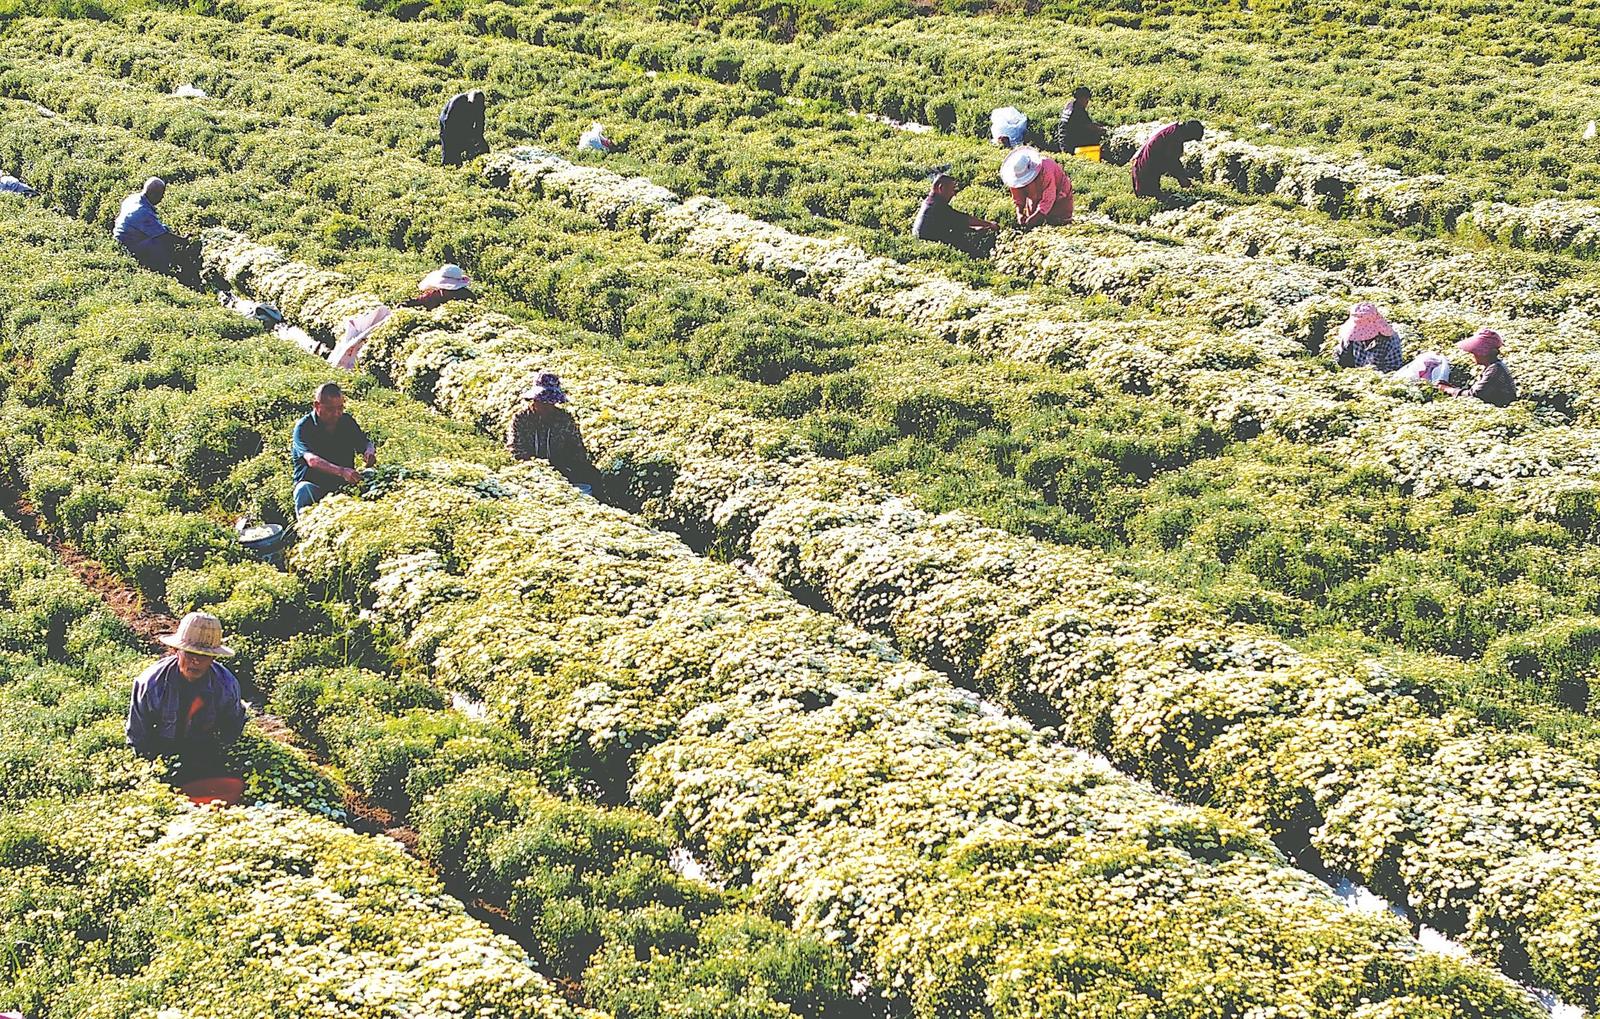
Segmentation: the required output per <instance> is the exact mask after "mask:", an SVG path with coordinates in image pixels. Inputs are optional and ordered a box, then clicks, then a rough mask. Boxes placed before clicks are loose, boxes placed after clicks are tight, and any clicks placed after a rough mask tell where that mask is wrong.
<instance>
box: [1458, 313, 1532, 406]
mask: <svg viewBox="0 0 1600 1019" xmlns="http://www.w3.org/2000/svg"><path fill="white" fill-rule="evenodd" d="M1504 346H1505V343H1504V341H1503V340H1501V339H1500V334H1499V333H1497V332H1495V331H1494V330H1493V329H1479V330H1478V331H1477V332H1476V333H1474V334H1472V335H1471V336H1469V337H1468V338H1466V339H1464V340H1462V341H1461V342H1460V343H1457V344H1456V349H1457V350H1464V351H1466V352H1467V353H1469V354H1471V355H1472V359H1473V360H1474V361H1475V362H1477V364H1478V377H1477V378H1475V379H1473V380H1472V385H1470V386H1452V385H1449V384H1448V383H1444V382H1441V383H1439V388H1440V389H1441V390H1443V391H1444V392H1446V393H1448V394H1450V395H1451V396H1467V397H1471V398H1473V399H1475V400H1482V401H1483V402H1484V403H1488V404H1493V405H1494V406H1496V407H1509V406H1511V405H1512V404H1513V403H1515V402H1516V400H1517V383H1516V380H1515V379H1513V378H1512V377H1511V369H1510V368H1507V367H1506V363H1505V362H1504V361H1502V360H1501V359H1500V351H1501V349H1502V348H1503V347H1504Z"/></svg>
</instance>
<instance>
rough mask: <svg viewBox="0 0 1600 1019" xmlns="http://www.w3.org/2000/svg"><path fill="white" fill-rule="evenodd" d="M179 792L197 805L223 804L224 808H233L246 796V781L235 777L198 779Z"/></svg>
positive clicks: (221, 776)
mask: <svg viewBox="0 0 1600 1019" xmlns="http://www.w3.org/2000/svg"><path fill="white" fill-rule="evenodd" d="M178 791H179V792H181V793H183V795H185V796H187V797H189V799H191V800H193V801H194V802H195V803H221V804H223V805H224V806H232V805H233V804H235V803H238V802H239V800H240V798H241V797H243V796H244V779H242V778H236V777H235V776H233V775H219V776H218V777H216V778H197V779H195V780H194V781H193V782H185V783H184V784H183V785H181V786H179V787H178Z"/></svg>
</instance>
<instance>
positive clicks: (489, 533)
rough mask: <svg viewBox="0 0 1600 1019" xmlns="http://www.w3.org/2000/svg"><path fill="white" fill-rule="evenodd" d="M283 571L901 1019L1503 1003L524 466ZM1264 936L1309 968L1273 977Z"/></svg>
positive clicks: (403, 480) (1161, 804) (1100, 771)
mask: <svg viewBox="0 0 1600 1019" xmlns="http://www.w3.org/2000/svg"><path fill="white" fill-rule="evenodd" d="M293 560H294V563H295V568H296V569H297V570H300V571H302V572H304V573H305V574H307V575H308V576H312V577H322V578H325V579H326V580H328V581H330V582H333V581H337V582H340V583H353V584H354V585H355V586H356V589H357V590H358V591H360V592H362V593H363V596H364V598H365V599H366V600H369V601H370V603H371V604H370V607H369V609H368V617H369V618H370V619H372V620H373V621H374V622H376V623H377V624H379V625H380V626H382V627H383V628H384V629H385V630H387V631H388V632H389V633H391V634H393V635H394V637H395V639H396V640H400V641H403V642H404V644H405V646H406V647H407V648H409V649H410V650H411V652H412V653H413V654H415V655H417V656H418V657H420V658H423V659H426V660H428V661H430V662H432V663H433V666H434V670H435V674H436V676H437V677H438V678H439V679H440V681H441V682H443V683H444V684H445V685H446V686H447V687H449V688H450V689H452V690H455V691H457V692H460V693H462V694H464V695H468V696H475V697H483V698H484V699H486V700H487V701H489V702H490V703H492V704H494V705H496V708H495V710H497V711H498V712H499V713H501V714H503V715H505V716H506V717H508V718H511V719H515V720H516V721H517V724H518V725H519V727H520V728H522V729H524V730H525V731H527V732H529V733H531V734H533V735H534V738H535V739H537V740H538V741H539V743H540V744H541V745H542V746H543V747H544V748H545V752H546V753H552V754H562V755H563V756H564V759H565V761H566V762H567V764H568V766H570V767H572V768H574V769H575V770H577V771H579V772H580V773H586V774H589V775H591V776H592V777H593V779H594V780H595V781H596V782H599V783H602V784H608V783H611V782H614V781H615V780H616V777H617V776H618V775H619V774H629V773H631V776H632V781H631V784H630V796H631V799H632V801H633V802H634V803H636V804H638V805H639V806H641V807H644V808H645V809H647V810H649V811H651V812H653V813H656V814H658V815H659V816H661V817H662V818H663V819H664V820H666V821H667V822H668V823H669V825H671V826H672V828H673V830H674V831H675V833H677V834H678V835H679V836H680V837H682V838H683V839H685V840H686V841H687V842H688V843H689V844H691V845H692V846H694V847H696V848H697V849H699V850H700V851H701V852H703V853H704V854H705V855H706V857H707V858H708V859H709V860H710V861H711V863H712V864H713V865H714V866H715V867H716V868H717V869H718V870H719V871H720V872H722V873H724V874H727V875H729V877H730V878H731V879H733V880H735V881H738V882H748V883H749V884H750V885H751V886H752V888H753V889H754V890H755V892H756V894H757V896H758V898H759V899H761V900H763V901H766V902H769V903H772V904H773V905H775V906H777V907H779V908H782V909H783V910H784V911H785V912H788V913H792V915H794V916H795V918H796V922H797V923H798V924H799V925H800V926H801V927H802V928H804V929H811V930H817V931H819V932H821V933H823V934H824V935H825V936H827V937H828V938H829V939H830V940H833V941H836V942H838V943H840V944H842V945H844V946H846V947H847V948H848V949H849V950H850V951H851V953H852V955H853V956H854V957H855V958H857V959H859V960H860V961H861V963H862V964H863V965H864V966H865V968H866V970H867V972H868V974H869V975H870V976H871V977H872V978H873V980H874V982H875V983H877V984H878V985H880V986H882V987H885V988H888V989H891V990H892V991H894V992H895V993H896V995H897V996H904V998H905V999H907V1001H908V1003H909V1004H910V1005H911V1006H912V1008H913V1009H914V1011H915V1014H917V1015H922V1016H930V1017H931V1016H936V1015H937V1016H946V1015H975V1014H985V1015H987V1014H994V1015H999V1016H1012V1015H1075V1016H1100V1015H1105V1016H1110V1015H1125V1014H1127V1012H1128V1010H1129V1009H1136V1010H1137V1009H1151V1008H1154V1007H1157V1002H1159V1003H1160V1004H1159V1007H1160V1008H1162V1009H1164V1010H1166V1011H1169V1012H1174V1013H1175V1014H1180V1015H1182V1014H1197V1013H1202V1012H1207V1011H1213V1010H1215V1009H1216V1008H1217V1007H1218V997H1217V996H1218V994H1219V993H1220V994H1221V995H1222V997H1223V1000H1224V1001H1225V1002H1226V1003H1227V1005H1226V1007H1227V1009H1228V1010H1230V1011H1240V1012H1244V1011H1249V1010H1251V1009H1252V1008H1269V1007H1275V1008H1278V1009H1286V1008H1287V1009H1291V1010H1298V1011H1303V1012H1305V1013H1306V1014H1309V1015H1320V1014H1330V1015H1331V1014H1351V1015H1363V1014H1365V1013H1367V1012H1373V1014H1382V1013H1383V1012H1385V1011H1388V1010H1390V1009H1393V1008H1397V1007H1399V1008H1409V1009H1413V1010H1416V1009H1432V1008H1435V1007H1441V1006H1443V1007H1458V1008H1459V1007H1465V1008H1466V1009H1467V1011H1469V1012H1474V1013H1483V1014H1487V1013H1489V1012H1492V1011H1493V1009H1495V1008H1506V1009H1510V1010H1515V1009H1517V1008H1518V1006H1517V1004H1516V1003H1515V1001H1514V999H1512V998H1509V997H1501V998H1499V999H1498V1000H1496V999H1495V998H1494V997H1493V995H1492V985H1491V984H1488V983H1485V982H1480V983H1478V985H1477V986H1475V987H1472V988H1471V989H1467V988H1466V987H1465V986H1463V984H1464V977H1465V974H1464V973H1463V974H1460V975H1454V976H1451V977H1446V978H1444V979H1443V980H1442V981H1441V986H1440V989H1439V990H1438V991H1437V992H1435V993H1432V994H1429V995H1427V997H1431V998H1433V1000H1434V1002H1435V1004H1423V1003H1422V1002H1415V1003H1413V1004H1410V1005H1407V1004H1404V1003H1403V1002H1401V1001H1394V1000H1393V998H1394V997H1395V992H1393V991H1390V990H1388V989H1389V988H1396V989H1398V988H1399V987H1406V988H1407V991H1405V992H1401V993H1402V994H1403V995H1407V996H1409V995H1410V994H1412V993H1416V992H1417V991H1420V990H1421V989H1422V987H1423V986H1424V984H1423V982H1422V981H1420V980H1419V979H1418V977H1419V976H1420V975H1421V970H1419V969H1415V968H1414V967H1421V968H1422V969H1426V970H1434V969H1435V968H1436V967H1437V966H1438V965H1439V960H1437V959H1428V960H1426V961H1423V960H1421V959H1416V958H1415V957H1412V958H1409V959H1408V958H1407V954H1408V953H1407V951H1406V950H1405V949H1404V947H1403V944H1402V943H1401V942H1398V941H1395V940H1393V934H1392V933H1391V934H1389V935H1387V936H1386V935H1385V933H1384V929H1385V928H1386V927H1388V925H1389V921H1387V920H1374V919H1373V918H1371V917H1368V916H1359V915H1356V914H1352V913H1349V912H1347V911H1343V910H1340V909H1338V908H1337V907H1334V906H1333V904H1332V903H1331V902H1330V900H1329V899H1328V898H1327V896H1326V893H1325V892H1323V891H1322V890H1320V889H1318V888H1317V887H1316V886H1315V883H1313V882H1310V881H1309V880H1308V879H1307V878H1306V877H1305V876H1304V875H1300V874H1298V873H1297V872H1295V871H1292V870H1289V869H1287V868H1285V867H1284V866H1283V865H1282V864H1281V863H1279V862H1277V861H1276V860H1274V858H1273V854H1272V853H1271V851H1270V850H1269V849H1268V848H1267V846H1266V845H1265V843H1263V842H1260V841H1257V837H1256V836H1253V835H1251V834H1250V833H1249V831H1248V829H1243V828H1238V827H1236V826H1233V825H1232V824H1231V823H1228V822H1225V821H1223V820H1221V819H1220V818H1219V817H1217V816H1215V815H1212V814H1209V813H1207V812H1203V811H1198V810H1194V809H1192V808H1186V807H1180V806H1178V805H1176V804H1173V803H1171V802H1170V801H1163V800H1161V799H1160V798H1158V797H1156V796H1154V795H1153V794H1152V793H1151V792H1150V791H1149V790H1148V788H1147V787H1144V786H1141V785H1137V784H1135V783H1133V782H1130V781H1129V780H1127V779H1125V778H1123V777H1121V776H1119V775H1118V774H1116V773H1115V772H1114V771H1112V770H1111V769H1110V768H1109V767H1108V766H1107V765H1105V764H1103V763H1097V762H1096V761H1094V760H1093V759H1092V758H1089V757H1087V756H1085V755H1081V754H1078V753H1075V752H1072V751H1068V750H1066V749H1064V748H1061V747H1060V746H1059V745H1057V744H1054V743H1053V742H1052V741H1051V740H1050V739H1049V738H1048V737H1047V736H1046V735H1044V734H1042V733H1040V732H1038V731H1037V730H1034V729H1032V728H1030V727H1028V726H1026V725H1023V724H1021V723H1018V722H1015V721H1012V720H1009V719H1006V718H1004V717H1002V716H996V715H989V714H986V713H985V712H984V710H983V709H982V706H981V704H980V702H978V700H977V699H976V698H974V697H973V696H972V695H970V694H966V693H963V692H961V691H959V690H956V689H954V688H952V687H951V686H950V684H949V683H948V681H946V680H945V679H943V677H941V676H939V675H938V674H936V673H932V672H929V671H927V670H925V669H921V668H918V667H915V666H911V665H908V664H906V663H903V662H900V661H898V660H897V659H896V657H895V656H894V655H893V653H892V652H891V651H890V650H889V649H888V648H887V647H886V646H883V645H881V644H879V643H877V642H875V641H873V640H872V639H870V638H868V637H867V636H866V635H864V634H862V633H860V632H859V631H855V630H853V629H851V628H850V627H848V626H847V625H844V624H842V623H840V622H838V621H837V620H833V619H830V618H828V617H826V616H821V615H817V614H815V613H811V612H808V611H806V610H804V609H801V608H800V607H798V606H797V605H796V604H795V603H794V602H792V601H790V600H788V599H787V598H785V597H783V596H782V595H780V594H779V593H778V592H777V591H776V590H774V589H773V588H771V587H770V586H768V585H766V584H763V583H761V582H759V581H755V580H752V579H750V578H748V577H746V576H745V575H743V574H742V573H740V572H739V571H738V570H736V569H734V568H732V567H726V566H718V565H715V564H712V563H710V562H708V561H707V560H704V559H701V558H699V557H696V556H695V555H693V554H692V553H691V552H689V551H688V550H687V549H686V548H684V547H683V546H682V545H681V544H679V543H677V542H675V541H674V540H672V539H670V538H667V537H665V536H663V535H661V534H659V533H658V532H652V531H649V530H646V529H643V528H640V527H639V526H638V524H637V523H636V522H635V521H634V520H633V519H632V518H630V517H628V516H627V515H625V514H622V513H620V512H617V511H612V510H607V509H604V508H602V507H599V506H597V505H596V504H595V503H593V502H592V501H591V500H589V499H587V498H586V497H584V496H582V495H580V494H579V493H577V492H576V491H575V490H573V489H571V488H569V487H567V486H565V485H563V484H562V483H561V482H560V480H559V479H557V478H555V477H554V476H552V475H551V474H550V473H549V472H548V471H547V470H545V469H542V468H531V467H529V468H518V469H514V470H508V471H498V472H497V471H493V470H490V469H486V468H484V467H482V466H479V465H476V464H463V463H453V464H452V463H444V462H436V463H434V464H431V465H428V466H427V467H424V468H413V469H411V470H409V471H407V472H406V474H405V476H404V477H400V478H396V479H394V480H393V482H392V483H390V484H386V485H385V486H384V487H383V489H382V491H381V492H380V493H373V495H372V496H371V497H369V498H366V499H362V500H360V501H357V500H352V499H334V500H329V501H328V502H326V503H324V504H322V505H320V506H319V507H318V508H317V510H316V511H315V512H313V513H312V514H309V515H308V517H307V518H306V520H305V521H304V522H303V527H302V540H301V542H300V543H299V544H298V545H297V546H296V548H295V550H294V552H293ZM1389 930H1391V931H1392V930H1393V928H1389ZM1196 931H1205V932H1206V933H1205V934H1203V935H1201V936H1198V937H1197V936H1195V933H1194V932H1196ZM1284 944H1293V945H1295V946H1296V947H1295V949H1294V950H1293V953H1292V954H1293V955H1295V956H1297V957H1304V955H1305V954H1309V955H1310V956H1312V957H1315V958H1322V959H1325V960H1327V962H1326V963H1325V964H1323V965H1321V966H1319V967H1318V970H1319V972H1318V973H1317V974H1316V975H1315V976H1312V975H1311V974H1310V973H1308V972H1307V971H1306V970H1304V969H1303V968H1302V967H1301V966H1300V965H1299V964H1298V963H1296V964H1294V965H1293V966H1292V967H1290V969H1289V970H1288V971H1285V970H1284V969H1282V968H1280V964H1279V963H1277V962H1274V961H1271V960H1272V958H1273V957H1275V956H1277V952H1278V950H1279V949H1278V948H1276V947H1269V946H1282V945H1284ZM1113 946H1114V947H1113ZM1335 960H1337V961H1335ZM1363 971H1365V973H1366V974H1374V975H1376V974H1384V975H1380V976H1377V978H1376V979H1373V977H1372V976H1367V975H1358V974H1359V973H1362V972H1363ZM1334 974H1338V975H1337V976H1334ZM1389 974H1392V975H1389ZM1330 978H1331V979H1330ZM1386 999H1388V1000H1387V1001H1386ZM1445 1002H1449V1003H1450V1004H1449V1006H1445V1005H1444V1003H1445Z"/></svg>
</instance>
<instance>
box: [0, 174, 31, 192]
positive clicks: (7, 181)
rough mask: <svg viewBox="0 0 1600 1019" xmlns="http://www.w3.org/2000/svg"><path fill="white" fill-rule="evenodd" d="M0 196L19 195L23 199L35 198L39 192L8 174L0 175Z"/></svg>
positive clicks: (18, 178)
mask: <svg viewBox="0 0 1600 1019" xmlns="http://www.w3.org/2000/svg"><path fill="white" fill-rule="evenodd" d="M0 195H21V196H22V197H24V198H37V197H38V195H39V192H37V191H35V190H34V189H33V188H31V187H29V186H28V185H27V184H24V183H23V182H22V179H21V178H20V177H13V176H12V175H11V174H9V173H0Z"/></svg>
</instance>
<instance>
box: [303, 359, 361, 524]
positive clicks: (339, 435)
mask: <svg viewBox="0 0 1600 1019" xmlns="http://www.w3.org/2000/svg"><path fill="white" fill-rule="evenodd" d="M358 454H359V455H360V456H361V457H362V458H363V459H364V460H365V461H366V465H367V466H368V467H371V466H372V465H373V464H375V463H377V462H378V452H377V448H376V447H375V446H373V444H372V440H371V439H369V438H367V433H366V432H363V431H362V430H361V426H360V425H359V424H357V423H356V419H355V418H353V417H351V416H350V415H349V414H346V413H345V412H344V390H342V389H340V388H339V384H338V383H337V382H324V383H323V384H322V385H320V386H318V387H317V392H316V395H315V396H313V397H312V400H311V413H309V414H307V415H306V416H305V417H303V418H301V419H300V421H299V423H298V424H296V425H295V426H294V515H295V516H296V517H298V516H299V515H300V514H302V513H304V512H305V511H306V509H307V508H308V507H310V506H311V505H312V504H313V503H316V502H318V501H319V500H321V499H322V498H324V497H325V496H328V495H331V494H332V493H334V492H337V491H339V490H340V489H341V488H343V487H345V486H346V485H355V484H359V483H360V481H361V472H360V471H358V470H356V469H355V466H356V456H357V455H358Z"/></svg>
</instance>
